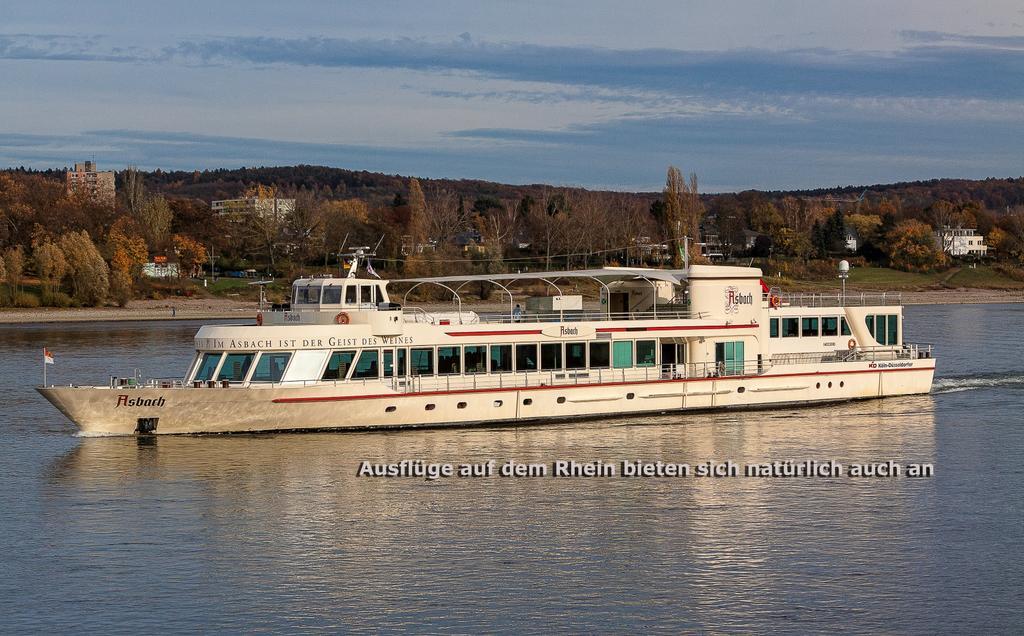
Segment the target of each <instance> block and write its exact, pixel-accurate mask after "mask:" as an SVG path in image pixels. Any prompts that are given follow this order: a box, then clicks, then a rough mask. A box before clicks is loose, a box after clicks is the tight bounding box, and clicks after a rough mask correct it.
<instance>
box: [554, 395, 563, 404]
mask: <svg viewBox="0 0 1024 636" xmlns="http://www.w3.org/2000/svg"><path fill="white" fill-rule="evenodd" d="M555 401H556V402H558V403H559V404H565V397H564V396H559V397H558V399H557V400H555Z"/></svg>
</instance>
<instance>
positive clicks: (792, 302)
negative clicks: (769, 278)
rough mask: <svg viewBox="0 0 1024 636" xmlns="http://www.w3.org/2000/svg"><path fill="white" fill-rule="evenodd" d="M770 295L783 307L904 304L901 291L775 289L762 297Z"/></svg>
mask: <svg viewBox="0 0 1024 636" xmlns="http://www.w3.org/2000/svg"><path fill="white" fill-rule="evenodd" d="M773 290H774V288H773ZM769 296H777V297H778V298H779V301H780V303H781V305H782V306H783V307H787V306H789V307H846V306H849V307H878V306H889V305H902V304H903V294H902V293H901V292H860V293H847V294H845V295H844V294H843V293H842V292H838V291H837V292H834V293H823V292H814V293H798V292H789V293H785V292H774V291H773V292H770V293H769V294H763V295H762V298H763V299H764V300H767V299H768V298H769Z"/></svg>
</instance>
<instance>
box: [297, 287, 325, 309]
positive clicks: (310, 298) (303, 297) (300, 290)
mask: <svg viewBox="0 0 1024 636" xmlns="http://www.w3.org/2000/svg"><path fill="white" fill-rule="evenodd" d="M319 302H320V288H319V287H310V286H303V287H296V288H295V304H297V305H315V304H317V303H319Z"/></svg>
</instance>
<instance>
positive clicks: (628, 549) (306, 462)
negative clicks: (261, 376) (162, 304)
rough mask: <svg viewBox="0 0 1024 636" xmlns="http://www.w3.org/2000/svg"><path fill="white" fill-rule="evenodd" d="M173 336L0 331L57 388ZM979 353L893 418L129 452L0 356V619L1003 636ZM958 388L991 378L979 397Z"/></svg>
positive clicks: (993, 366) (1006, 379)
mask: <svg viewBox="0 0 1024 636" xmlns="http://www.w3.org/2000/svg"><path fill="white" fill-rule="evenodd" d="M908 311H910V312H923V309H922V308H911V309H910V310H908ZM932 311H933V314H927V313H921V314H920V315H919V316H918V317H917V320H916V321H915V322H914V323H913V324H915V325H918V326H919V328H923V329H927V330H928V332H929V333H933V334H935V335H936V336H938V337H941V338H946V337H948V336H947V335H943V330H944V329H949V327H948V325H949V324H952V323H955V321H956V314H955V311H954V310H948V309H946V308H933V309H932ZM932 316H934V318H931V317H932ZM1014 316H1015V315H1014V314H1007V313H1006V312H1005V310H1004V309H1002V308H994V309H992V310H991V311H990V313H984V312H983V313H982V314H981V317H980V318H979V317H978V316H977V315H973V317H972V320H975V321H982V322H984V321H986V320H988V321H990V322H991V325H989V328H985V325H981V326H980V327H976V328H975V331H976V333H977V336H976V337H978V338H988V337H993V334H998V333H999V330H1000V329H1002V328H1004V326H1003V322H1004V321H1006V320H1007V319H1010V320H1011V321H1012V320H1014V319H1015V320H1017V321H1018V322H1017V323H1016V325H1017V326H1018V327H1020V326H1024V325H1022V324H1021V323H1022V322H1024V321H1021V319H1020V317H1019V316H1016V317H1014ZM930 318H931V319H930ZM1005 328H1006V329H1011V328H1012V325H1011V326H1009V327H1005ZM194 329H195V325H194V324H188V323H171V324H164V325H99V326H94V325H81V326H77V325H76V326H61V327H60V330H59V331H47V332H46V333H45V334H41V333H40V331H39V330H38V329H28V330H25V331H24V332H22V331H19V330H18V329H14V328H9V329H8V330H7V332H8V335H10V336H11V337H10V338H4V339H2V340H0V343H2V345H0V349H2V351H0V353H4V354H5V359H7V360H12V361H13V363H11V364H13V365H14V368H18V367H17V365H19V364H20V365H23V366H22V367H21V368H22V369H26V368H27V369H30V370H31V369H34V368H36V367H37V364H38V363H39V361H37V357H38V348H39V346H40V341H41V340H43V341H45V344H47V346H50V347H51V348H54V349H56V350H57V351H58V367H57V372H58V373H61V374H63V377H65V378H69V380H68V381H76V382H79V381H88V380H93V381H95V380H96V377H95V376H96V375H97V374H105V373H106V369H107V368H117V367H119V366H120V367H122V368H125V367H126V368H128V369H130V368H131V366H133V360H137V359H139V358H140V357H142V358H144V359H146V360H148V361H149V363H150V364H152V365H154V368H159V367H167V368H173V367H174V365H178V366H180V367H182V368H183V366H184V365H185V364H186V363H187V360H188V357H189V354H188V350H187V347H188V341H189V338H190V337H191V335H192V333H193V331H194ZM0 331H3V330H0ZM78 331H81V333H77V332H78ZM76 334H77V335H76ZM0 335H4V334H3V333H0ZM55 341H56V342H57V343H58V344H57V345H56V346H55V345H54V344H53V343H54V342H55ZM968 344H969V343H968ZM980 344H983V343H980ZM183 345H184V346H183ZM974 345H975V348H974V349H971V347H970V346H968V345H967V344H965V345H963V346H962V348H961V349H958V350H957V353H958V355H962V356H963V357H962V359H960V360H959V361H958V362H957V363H956V364H955V365H954V364H950V365H949V366H946V367H945V368H944V367H943V361H942V360H941V359H940V375H943V377H942V378H940V382H945V383H946V384H945V385H943V386H942V388H943V390H941V391H938V392H937V393H936V394H935V395H932V396H921V397H914V398H909V399H889V400H881V401H866V402H857V403H848V404H842V405H836V406H829V407H822V408H810V409H792V408H785V409H775V410H767V411H752V412H728V413H714V414H688V415H682V416H681V415H672V416H659V417H643V418H632V419H608V420H594V421H589V422H582V423H576V424H559V425H552V426H530V427H518V428H515V427H512V428H477V429H461V430H416V431H403V432H388V433H345V434H338V433H318V434H301V435H296V434H281V435H255V436H207V437H159V438H144V439H135V438H76V437H73V436H72V435H70V434H69V432H70V430H71V429H70V428H69V427H68V425H67V424H66V423H64V422H62V421H61V420H60V416H59V415H57V414H56V413H55V412H53V411H52V409H50V408H49V407H48V405H46V404H44V403H42V401H41V399H39V398H37V397H35V396H34V394H33V393H32V392H31V390H30V389H29V387H28V386H27V385H26V384H27V383H25V382H24V381H21V380H20V379H19V378H18V377H17V376H16V375H15V374H14V372H13V371H11V368H12V367H11V366H10V365H9V366H8V367H7V370H5V371H0V381H3V382H5V385H7V386H12V387H14V388H13V389H12V391H11V392H10V393H9V395H7V396H5V398H4V400H5V401H4V416H5V420H4V422H3V427H2V428H0V431H2V434H3V435H4V438H3V440H0V441H2V442H3V443H2V444H0V468H2V469H3V472H2V474H3V475H4V476H5V477H6V479H5V482H4V485H3V486H2V487H0V506H2V509H3V510H4V511H5V512H6V513H7V514H6V519H5V521H4V524H5V532H3V533H0V550H2V551H3V553H4V554H5V555H6V556H5V560H4V565H5V568H6V570H7V576H5V577H0V625H2V626H4V627H6V628H7V629H5V630H4V631H11V630H15V631H43V630H45V631H52V630H62V631H70V630H75V631H107V627H108V626H109V625H110V624H118V625H125V626H130V628H131V629H132V630H133V631H155V630H157V629H166V628H168V627H173V628H176V629H179V630H185V629H188V630H204V631H208V630H213V629H225V630H233V631H241V630H251V629H277V630H287V631H296V630H300V629H312V628H322V629H323V628H326V629H330V630H333V631H349V630H356V631H378V630H391V631H394V630H402V629H417V628H418V629H420V630H423V629H425V628H427V627H433V628H435V629H447V630H449V631H458V632H468V631H484V630H493V629H500V630H503V631H515V632H519V631H531V632H548V631H551V630H553V629H565V630H572V631H577V632H581V631H582V632H591V631H605V632H621V631H625V630H626V629H635V628H648V629H650V628H654V629H658V630H661V631H673V632H677V631H679V630H683V629H691V630H706V629H711V628H718V629H728V630H731V631H767V630H769V629H773V628H777V627H778V626H780V625H781V626H785V627H787V628H788V629H789V630H792V631H798V632H808V631H824V630H825V629H828V628H830V627H833V626H835V625H842V626H843V627H844V628H845V629H848V630H854V631H868V630H871V631H883V630H884V631H905V630H914V631H939V630H946V629H949V628H950V626H951V625H956V626H957V628H959V630H960V631H979V630H980V628H985V629H987V630H990V631H991V630H995V631H1011V630H1008V629H1007V628H1011V627H1013V626H1015V625H1017V626H1019V625H1020V624H1021V619H1022V617H1021V614H1020V609H1019V607H1020V600H1021V599H1020V588H1021V585H1020V584H1021V582H1022V581H1024V570H1022V566H1021V565H1020V563H1019V561H1018V560H1017V559H1014V558H1007V556H1009V555H1015V554H1019V552H1020V549H1021V547H1024V546H1022V545H1021V544H1022V541H1021V538H1022V534H1021V528H1020V526H1021V523H1020V521H1021V512H1020V509H1019V503H1018V502H1019V501H1020V498H1019V493H1020V488H1021V486H1022V485H1024V484H1022V481H1024V477H1022V475H1021V473H1020V470H1019V468H1017V467H1018V466H1019V465H1020V461H1021V459H1022V458H1021V450H1020V449H1021V448H1024V436H1022V433H1021V431H1020V427H1019V426H1017V425H1015V424H1014V423H1015V422H1016V421H1017V415H1016V414H1017V413H1019V410H1020V408H1021V406H1022V405H1024V385H1021V383H1020V382H1016V383H1015V382H1014V381H1012V378H1013V377H1015V376H1019V371H1018V370H1017V367H1016V362H1015V360H1013V359H1012V356H1006V357H1001V356H1002V355H1003V354H1001V353H995V354H990V355H988V359H987V360H986V359H984V357H982V356H981V355H979V354H978V353H976V352H977V351H979V350H980V347H979V343H978V342H975V343H974ZM58 347H59V348H58ZM972 351H975V353H973V354H972V353H971V352H972ZM100 360H102V361H103V364H99V361H100ZM97 365H98V366H97ZM981 369H984V370H985V372H986V373H987V374H988V375H985V376H984V379H986V382H984V383H981V382H974V380H976V379H977V377H976V375H977V373H978V371H979V370H981ZM4 374H7V375H6V377H5V376H4ZM101 378H102V375H101ZM989 380H991V381H989ZM945 389H950V390H948V391H946V390H945ZM402 459H420V460H423V461H426V462H452V463H463V462H486V461H489V460H495V461H497V462H499V463H501V462H504V461H507V460H515V461H517V462H524V463H544V464H550V463H551V462H552V461H555V460H557V459H572V460H576V461H580V462H585V461H592V460H602V461H605V462H613V463H618V462H620V461H622V460H643V461H658V460H662V461H671V462H685V463H690V464H697V463H699V462H704V461H707V460H717V461H727V460H732V461H734V462H737V463H739V464H741V465H742V464H745V463H755V462H765V461H775V460H779V461H781V460H808V459H813V460H820V461H825V460H829V459H834V460H836V461H839V462H841V463H843V464H844V465H848V464H850V463H853V462H873V461H885V460H888V459H892V460H895V461H897V462H901V463H904V464H905V463H910V462H922V463H933V464H935V467H936V476H935V477H934V478H930V479H862V480H857V479H850V478H846V477H842V478H836V479H822V478H791V479H756V478H743V477H740V478H719V479H715V478H703V479H697V478H689V479H681V478H676V479H673V478H662V479H653V478H621V477H620V478H571V479H559V478H554V477H544V478H517V479H513V478H502V477H489V478H451V479H442V480H437V481H428V480H424V479H416V478H405V479H402V478H398V479H385V478H366V477H362V478H361V477H357V476H356V469H357V467H358V464H359V462H360V461H362V460H368V461H371V462H395V461H399V460H402Z"/></svg>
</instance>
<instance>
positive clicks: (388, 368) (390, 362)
mask: <svg viewBox="0 0 1024 636" xmlns="http://www.w3.org/2000/svg"><path fill="white" fill-rule="evenodd" d="M383 369H384V377H385V378H390V377H392V376H394V375H395V351H394V349H385V350H384V366H383Z"/></svg>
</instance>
